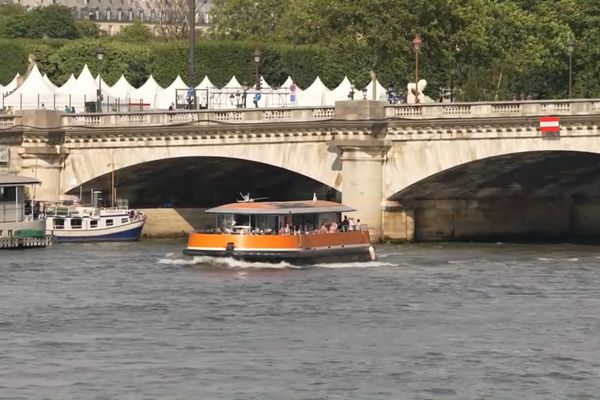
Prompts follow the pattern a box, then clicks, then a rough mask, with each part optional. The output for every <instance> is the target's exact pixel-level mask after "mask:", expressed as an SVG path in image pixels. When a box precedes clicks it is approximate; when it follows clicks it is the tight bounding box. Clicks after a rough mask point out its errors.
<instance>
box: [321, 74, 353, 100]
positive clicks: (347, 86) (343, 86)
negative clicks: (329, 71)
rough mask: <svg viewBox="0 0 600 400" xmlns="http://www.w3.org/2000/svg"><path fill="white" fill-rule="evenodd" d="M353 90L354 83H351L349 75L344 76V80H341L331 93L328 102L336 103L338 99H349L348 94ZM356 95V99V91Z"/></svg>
mask: <svg viewBox="0 0 600 400" xmlns="http://www.w3.org/2000/svg"><path fill="white" fill-rule="evenodd" d="M351 91H352V83H350V80H349V79H348V77H347V76H344V79H343V80H342V82H340V84H339V85H338V86H337V87H336V88H335V89H333V90H332V91H331V92H330V93H329V97H328V99H327V104H329V105H334V104H335V102H336V101H342V100H348V95H349V94H350V92H351ZM354 95H355V97H354V98H355V99H356V98H357V96H356V93H355V94H354Z"/></svg>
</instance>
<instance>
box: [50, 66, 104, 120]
mask: <svg viewBox="0 0 600 400" xmlns="http://www.w3.org/2000/svg"><path fill="white" fill-rule="evenodd" d="M67 84H68V85H67ZM97 90H98V83H96V79H94V76H93V75H92V73H91V72H90V69H89V68H88V66H87V64H85V65H84V66H83V68H82V70H81V72H80V73H79V76H78V77H77V79H76V80H75V82H74V83H73V82H72V79H71V78H70V77H69V80H67V82H65V84H64V85H63V86H61V87H60V88H59V89H58V90H57V92H58V95H57V97H58V100H57V103H58V106H60V107H61V109H62V107H63V106H65V105H70V106H71V107H73V108H75V110H76V111H77V112H82V111H85V110H86V107H85V103H93V104H94V105H95V104H96V101H97V100H98V98H97ZM102 92H103V93H104V89H103V90H102ZM88 111H89V109H88Z"/></svg>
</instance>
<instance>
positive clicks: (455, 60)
mask: <svg viewBox="0 0 600 400" xmlns="http://www.w3.org/2000/svg"><path fill="white" fill-rule="evenodd" d="M459 53H460V47H459V46H458V45H456V46H454V68H452V74H450V103H453V102H454V74H455V73H456V72H458V71H457V69H458V54H459Z"/></svg>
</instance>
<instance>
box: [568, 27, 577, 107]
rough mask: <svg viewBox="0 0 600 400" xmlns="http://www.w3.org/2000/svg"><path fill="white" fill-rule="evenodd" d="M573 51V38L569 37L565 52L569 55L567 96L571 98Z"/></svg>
mask: <svg viewBox="0 0 600 400" xmlns="http://www.w3.org/2000/svg"><path fill="white" fill-rule="evenodd" d="M574 51H575V40H574V39H573V38H572V37H570V38H569V40H568V41H567V54H568V55H569V98H571V96H572V94H573V91H572V82H573V80H572V76H573V63H572V61H573V52H574Z"/></svg>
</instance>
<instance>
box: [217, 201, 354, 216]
mask: <svg viewBox="0 0 600 400" xmlns="http://www.w3.org/2000/svg"><path fill="white" fill-rule="evenodd" d="M350 211H356V210H355V209H354V208H352V207H348V206H345V205H343V204H340V203H336V202H335V201H325V200H316V201H313V200H297V201H257V202H240V203H229V204H224V205H222V206H218V207H214V208H209V209H208V210H206V212H207V213H211V214H253V215H255V214H262V215H281V214H320V213H330V212H350Z"/></svg>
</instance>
